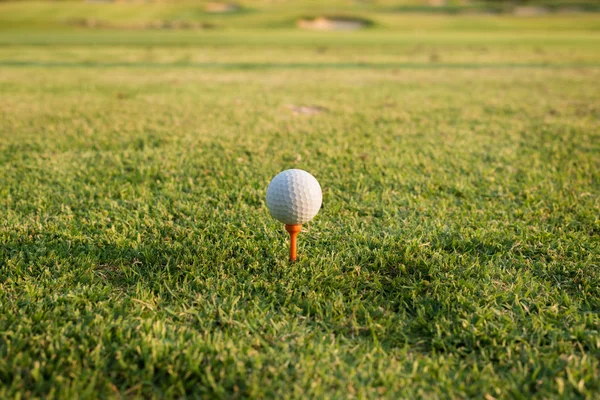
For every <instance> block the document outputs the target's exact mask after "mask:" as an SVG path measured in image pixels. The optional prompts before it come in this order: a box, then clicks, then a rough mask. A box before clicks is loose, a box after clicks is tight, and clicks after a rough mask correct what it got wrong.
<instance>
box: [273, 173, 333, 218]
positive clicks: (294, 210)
mask: <svg viewBox="0 0 600 400" xmlns="http://www.w3.org/2000/svg"><path fill="white" fill-rule="evenodd" d="M322 202H323V194H322V193H321V186H320V185H319V182H317V180H316V179H315V177H314V176H312V175H311V174H309V173H308V172H306V171H303V170H301V169H288V170H286V171H283V172H280V173H279V174H277V176H275V178H273V180H272V181H271V183H270V184H269V188H268V189H267V207H268V208H269V211H270V212H271V215H272V216H273V218H275V219H276V220H278V221H280V222H283V223H284V224H287V225H297V224H303V223H305V222H308V221H310V220H311V219H313V218H314V217H315V215H317V213H318V212H319V209H320V208H321V203H322Z"/></svg>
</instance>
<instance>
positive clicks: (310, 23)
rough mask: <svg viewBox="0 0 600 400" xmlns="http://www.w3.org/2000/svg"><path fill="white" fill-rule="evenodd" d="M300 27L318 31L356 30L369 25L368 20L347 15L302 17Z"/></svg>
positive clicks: (299, 22) (298, 23) (298, 24)
mask: <svg viewBox="0 0 600 400" xmlns="http://www.w3.org/2000/svg"><path fill="white" fill-rule="evenodd" d="M296 25H297V26H298V28H300V29H311V30H317V31H355V30H357V29H362V28H365V27H366V26H368V25H369V22H368V21H366V20H362V19H358V18H345V17H317V18H302V19H300V20H298V22H297V24H296Z"/></svg>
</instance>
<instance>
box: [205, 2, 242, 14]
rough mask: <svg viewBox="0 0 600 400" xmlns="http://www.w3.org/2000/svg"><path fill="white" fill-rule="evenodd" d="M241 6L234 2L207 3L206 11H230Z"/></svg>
mask: <svg viewBox="0 0 600 400" xmlns="http://www.w3.org/2000/svg"><path fill="white" fill-rule="evenodd" d="M239 9H240V7H239V6H238V5H237V4H234V3H217V2H212V3H206V5H205V6H204V11H206V12H207V13H229V12H235V11H237V10H239Z"/></svg>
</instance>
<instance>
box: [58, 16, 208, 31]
mask: <svg viewBox="0 0 600 400" xmlns="http://www.w3.org/2000/svg"><path fill="white" fill-rule="evenodd" d="M64 23H65V24H67V25H71V26H77V27H81V28H100V29H131V30H143V29H167V30H168V29H181V30H184V29H212V28H214V27H215V26H214V25H211V24H207V23H204V22H194V21H160V20H159V21H152V22H146V23H137V24H136V23H132V24H118V23H113V22H110V21H102V20H99V19H96V18H70V19H67V20H65V21H64Z"/></svg>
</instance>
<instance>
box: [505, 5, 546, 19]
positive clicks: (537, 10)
mask: <svg viewBox="0 0 600 400" xmlns="http://www.w3.org/2000/svg"><path fill="white" fill-rule="evenodd" d="M549 12H550V10H548V9H547V8H545V7H537V6H521V7H515V8H514V10H513V14H514V15H516V16H518V17H535V16H537V15H544V14H548V13H549Z"/></svg>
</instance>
